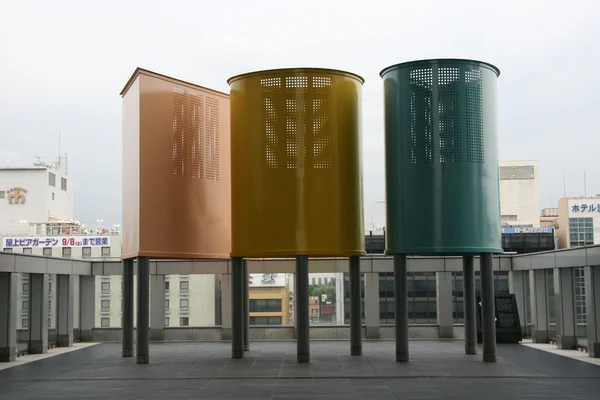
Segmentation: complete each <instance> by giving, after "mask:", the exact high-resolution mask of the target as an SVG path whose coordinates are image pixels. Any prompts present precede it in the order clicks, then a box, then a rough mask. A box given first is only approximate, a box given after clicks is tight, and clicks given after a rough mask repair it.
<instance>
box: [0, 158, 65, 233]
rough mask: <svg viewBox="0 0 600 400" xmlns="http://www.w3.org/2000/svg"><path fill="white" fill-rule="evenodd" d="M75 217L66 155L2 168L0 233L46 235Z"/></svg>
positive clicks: (0, 180)
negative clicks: (23, 165)
mask: <svg viewBox="0 0 600 400" xmlns="http://www.w3.org/2000/svg"><path fill="white" fill-rule="evenodd" d="M73 221H74V219H73V185H72V182H71V181H70V179H69V177H68V175H67V156H66V155H65V156H64V157H58V158H57V160H56V162H55V163H53V164H45V163H42V162H39V161H38V162H36V163H34V165H33V166H28V167H3V168H0V234H8V235H17V236H18V235H22V234H24V235H30V234H35V235H37V236H44V235H46V234H47V233H46V229H49V230H50V231H51V232H52V233H53V234H54V232H56V231H57V230H59V229H60V223H61V222H73ZM32 229H34V231H33V232H32V231H31V230H32Z"/></svg>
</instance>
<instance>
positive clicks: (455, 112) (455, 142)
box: [409, 67, 485, 164]
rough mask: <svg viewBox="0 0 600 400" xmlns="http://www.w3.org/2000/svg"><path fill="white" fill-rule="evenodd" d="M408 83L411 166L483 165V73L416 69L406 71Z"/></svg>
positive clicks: (452, 69)
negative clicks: (434, 163) (429, 164)
mask: <svg viewBox="0 0 600 400" xmlns="http://www.w3.org/2000/svg"><path fill="white" fill-rule="evenodd" d="M462 74H464V75H462ZM462 76H464V79H463V78H462ZM434 78H436V79H434ZM409 84H410V146H411V163H413V164H423V163H432V162H440V163H462V162H465V161H466V162H467V163H483V162H484V161H485V160H484V138H483V97H482V72H481V71H480V70H471V69H466V70H464V72H461V69H460V68H457V67H455V68H448V67H444V68H442V67H439V68H438V69H437V74H434V71H433V68H419V69H414V70H412V71H410V72H409ZM434 89H435V90H434ZM434 93H436V97H437V98H436V99H434ZM462 93H464V96H461V94H462ZM463 98H464V100H462V99H463ZM435 100H437V107H435V108H436V109H434V104H435V103H436V101H435ZM461 101H466V104H464V106H465V107H464V113H463V111H462V110H463V104H461ZM434 128H435V129H437V133H439V142H437V143H436V142H435V141H434ZM438 146H439V148H438Z"/></svg>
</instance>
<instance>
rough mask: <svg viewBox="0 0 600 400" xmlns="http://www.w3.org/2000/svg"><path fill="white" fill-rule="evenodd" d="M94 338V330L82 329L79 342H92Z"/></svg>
mask: <svg viewBox="0 0 600 400" xmlns="http://www.w3.org/2000/svg"><path fill="white" fill-rule="evenodd" d="M93 337H94V330H93V329H82V330H80V331H79V340H80V341H82V342H91V341H92V339H93Z"/></svg>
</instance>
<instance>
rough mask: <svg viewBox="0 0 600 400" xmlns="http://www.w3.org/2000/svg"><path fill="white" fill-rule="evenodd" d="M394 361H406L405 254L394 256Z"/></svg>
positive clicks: (406, 301) (406, 303)
mask: <svg viewBox="0 0 600 400" xmlns="http://www.w3.org/2000/svg"><path fill="white" fill-rule="evenodd" d="M394 297H395V317H396V361H399V362H404V361H408V298H407V280H406V254H394Z"/></svg>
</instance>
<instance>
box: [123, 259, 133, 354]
mask: <svg viewBox="0 0 600 400" xmlns="http://www.w3.org/2000/svg"><path fill="white" fill-rule="evenodd" d="M121 329H122V330H123V351H122V355H123V357H133V258H128V259H126V260H123V326H122V327H121Z"/></svg>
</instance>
